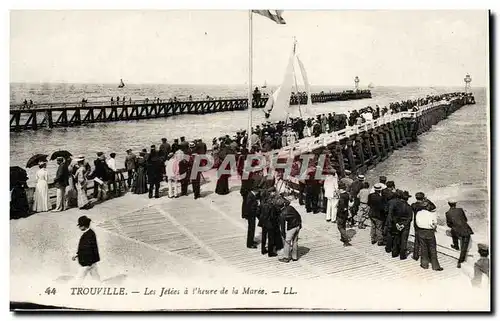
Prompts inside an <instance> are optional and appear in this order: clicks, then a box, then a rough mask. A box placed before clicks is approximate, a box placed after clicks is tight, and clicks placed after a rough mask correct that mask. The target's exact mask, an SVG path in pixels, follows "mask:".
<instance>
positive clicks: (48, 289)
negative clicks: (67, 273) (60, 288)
mask: <svg viewBox="0 0 500 321" xmlns="http://www.w3.org/2000/svg"><path fill="white" fill-rule="evenodd" d="M45 293H46V294H48V295H51V294H56V288H51V287H48V288H46V289H45Z"/></svg>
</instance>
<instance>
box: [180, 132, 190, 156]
mask: <svg viewBox="0 0 500 321" xmlns="http://www.w3.org/2000/svg"><path fill="white" fill-rule="evenodd" d="M179 148H180V149H181V150H182V151H183V152H184V154H187V153H188V150H189V142H188V141H187V140H186V137H184V136H182V137H181V143H180V145H179Z"/></svg>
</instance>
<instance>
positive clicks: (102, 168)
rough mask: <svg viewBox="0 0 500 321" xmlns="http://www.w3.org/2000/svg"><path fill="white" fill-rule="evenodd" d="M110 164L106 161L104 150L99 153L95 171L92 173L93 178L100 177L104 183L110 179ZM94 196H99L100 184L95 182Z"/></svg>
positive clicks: (95, 162)
mask: <svg viewBox="0 0 500 321" xmlns="http://www.w3.org/2000/svg"><path fill="white" fill-rule="evenodd" d="M109 170H110V169H109V167H108V164H107V163H106V156H105V155H104V153H103V152H98V153H97V159H96V160H95V161H94V172H92V174H91V175H90V177H91V178H96V177H97V178H99V179H100V180H102V181H103V182H104V183H106V182H107V181H108V172H109ZM93 196H94V198H97V197H98V196H99V184H97V183H96V182H94V195H93Z"/></svg>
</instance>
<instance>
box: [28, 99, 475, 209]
mask: <svg viewBox="0 0 500 321" xmlns="http://www.w3.org/2000/svg"><path fill="white" fill-rule="evenodd" d="M473 103H475V102H474V97H473V96H465V95H464V96H463V97H461V98H455V99H452V100H450V101H440V102H434V103H432V104H429V105H427V106H422V107H420V108H419V110H418V111H416V112H411V111H407V112H400V113H397V114H392V115H386V116H384V117H381V118H378V119H376V120H373V121H369V122H366V123H363V124H361V125H354V126H351V127H347V128H345V129H342V130H339V131H336V132H332V133H324V134H321V135H320V136H319V137H306V138H304V139H301V140H299V141H298V142H296V143H295V144H294V145H290V146H286V147H284V148H282V149H281V150H280V151H278V153H279V154H280V155H282V156H283V157H286V156H289V155H292V154H293V155H298V154H303V153H309V152H313V153H314V152H322V151H324V149H325V148H326V149H328V150H329V152H330V153H331V156H332V157H331V160H332V165H333V166H334V168H335V170H336V171H337V172H338V173H344V171H345V170H346V169H349V170H351V171H352V172H353V173H358V174H363V173H365V172H366V171H367V170H369V169H371V168H373V167H375V166H376V165H377V164H378V163H380V162H382V161H384V160H385V159H387V158H388V157H389V156H390V155H391V154H392V152H393V151H394V150H396V149H398V148H400V147H402V146H406V145H407V144H408V143H410V142H412V141H416V140H417V138H418V135H420V134H422V133H424V132H426V131H428V130H429V129H430V128H431V127H432V126H433V125H435V124H437V123H438V122H440V121H441V120H443V119H445V118H447V117H448V115H450V114H452V113H453V112H455V111H456V110H458V109H459V108H461V107H462V106H464V105H468V104H473ZM274 152H276V151H274ZM118 174H121V175H122V179H121V180H119V181H118V182H117V185H118V186H120V184H121V185H123V184H124V180H126V179H127V171H126V170H125V169H118ZM93 184H94V183H93V181H92V180H91V181H89V182H88V184H87V193H89V191H90V190H92V188H93ZM290 185H291V186H292V187H294V188H295V187H297V186H296V181H295V180H294V179H293V178H292V180H291V181H290ZM34 190H35V188H34V187H30V188H28V190H27V194H28V199H29V200H30V206H31V203H32V201H33V193H34ZM49 195H50V198H51V200H52V202H53V203H54V202H55V189H54V188H53V184H52V183H51V184H49Z"/></svg>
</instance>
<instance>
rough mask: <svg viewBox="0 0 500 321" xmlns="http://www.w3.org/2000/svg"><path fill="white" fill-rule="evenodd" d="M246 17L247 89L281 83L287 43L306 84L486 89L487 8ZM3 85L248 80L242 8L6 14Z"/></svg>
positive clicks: (302, 12) (245, 81)
mask: <svg viewBox="0 0 500 321" xmlns="http://www.w3.org/2000/svg"><path fill="white" fill-rule="evenodd" d="M283 17H284V19H285V20H286V22H287V24H286V25H277V24H275V23H273V22H272V21H270V20H268V19H266V18H264V17H262V16H259V15H254V18H253V25H254V29H253V32H254V41H253V44H254V62H253V63H254V77H253V79H254V83H255V84H261V83H263V82H264V81H267V83H268V84H279V83H280V82H281V79H282V77H283V74H284V70H285V67H286V64H287V58H288V56H289V54H290V51H291V48H292V43H293V37H294V36H295V37H296V38H297V41H298V54H299V57H300V58H301V60H302V61H303V63H304V65H305V68H306V70H307V72H308V76H309V81H310V82H311V84H312V85H332V86H333V85H347V84H352V82H353V80H352V79H353V78H354V76H356V75H357V76H359V77H360V79H361V85H364V86H366V85H367V84H368V83H370V82H373V83H374V84H375V85H400V86H412V85H421V86H440V85H441V86H448V85H450V86H453V85H460V86H461V85H462V84H463V78H464V76H465V74H466V73H470V74H471V76H472V78H473V85H475V86H485V85H486V84H487V83H488V78H487V77H488V31H487V30H488V20H487V19H488V15H487V12H486V11H285V12H284V13H283ZM10 25H11V30H10V32H11V48H10V67H11V70H10V80H11V82H73V83H116V82H118V81H119V79H120V78H123V79H124V81H125V82H126V83H136V84H140V83H170V84H246V83H247V81H248V12H247V11H102V10H101V11H12V12H11V24H10Z"/></svg>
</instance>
